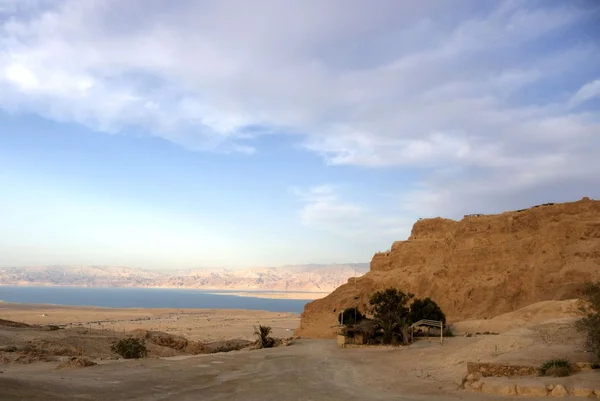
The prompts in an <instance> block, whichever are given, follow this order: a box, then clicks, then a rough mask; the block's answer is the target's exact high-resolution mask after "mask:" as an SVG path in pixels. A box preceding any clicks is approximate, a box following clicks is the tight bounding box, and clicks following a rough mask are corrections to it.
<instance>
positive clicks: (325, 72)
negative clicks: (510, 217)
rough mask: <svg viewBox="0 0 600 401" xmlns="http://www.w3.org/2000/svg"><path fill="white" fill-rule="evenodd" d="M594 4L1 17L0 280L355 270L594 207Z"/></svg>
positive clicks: (111, 7) (599, 172)
mask: <svg viewBox="0 0 600 401" xmlns="http://www.w3.org/2000/svg"><path fill="white" fill-rule="evenodd" d="M599 21H600V4H599V3H598V2H596V1H570V2H564V1H504V2H480V1H463V2H454V3H453V4H451V3H450V2H440V1H419V2H400V1H385V0H384V1H380V2H377V3H367V2H363V1H358V0H356V1H355V0H350V1H342V0H339V1H338V0H334V1H330V2H326V3H323V2H318V1H316V0H315V1H312V0H311V1H302V2H300V1H298V2H278V1H270V0H258V1H255V2H242V1H230V0H223V1H216V0H215V1H211V0H207V1H179V2H168V1H161V0H151V1H142V0H130V1H127V2H120V1H119V2H117V1H112V0H86V1H85V2H81V1H60V0H57V1H43V0H39V1H35V0H25V1H22V0H20V1H16V0H0V188H2V195H1V196H0V265H4V266H12V265H32V264H118V265H129V266H140V267H149V268H187V267H190V268H198V267H204V266H206V267H215V266H223V267H244V266H265V265H282V264H296V263H331V262H349V261H357V262H358V261H368V260H370V258H371V256H372V254H373V252H375V251H378V250H385V249H386V248H389V246H390V245H391V243H392V242H393V241H394V240H400V239H405V238H406V237H407V236H408V234H409V233H410V228H411V225H412V223H413V222H414V220H416V219H417V218H419V217H432V216H444V217H450V218H460V217H462V215H463V214H466V213H495V212H501V211H504V210H508V209H516V208H522V207H527V206H530V205H533V204H538V203H543V202H552V201H553V202H560V201H568V200H577V199H579V198H581V197H583V196H590V197H596V198H598V197H600V113H599V109H600V28H598V26H600V24H599V23H598V22H599Z"/></svg>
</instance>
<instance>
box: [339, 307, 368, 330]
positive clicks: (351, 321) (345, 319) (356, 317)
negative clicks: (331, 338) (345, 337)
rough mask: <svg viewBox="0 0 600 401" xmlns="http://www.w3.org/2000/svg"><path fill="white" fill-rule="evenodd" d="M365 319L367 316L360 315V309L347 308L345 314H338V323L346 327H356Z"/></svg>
mask: <svg viewBox="0 0 600 401" xmlns="http://www.w3.org/2000/svg"><path fill="white" fill-rule="evenodd" d="M364 318H365V315H363V314H362V313H360V311H359V310H358V308H356V307H354V308H347V309H344V311H343V312H340V313H339V314H338V322H340V324H343V325H345V326H354V325H355V324H357V323H360V322H361V321H362V320H363V319H364Z"/></svg>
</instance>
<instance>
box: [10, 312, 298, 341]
mask: <svg viewBox="0 0 600 401" xmlns="http://www.w3.org/2000/svg"><path fill="white" fill-rule="evenodd" d="M0 318H1V319H6V320H12V321H16V322H23V323H27V324H36V325H58V326H64V327H67V328H70V327H72V328H75V327H85V328H88V329H97V330H112V331H116V332H123V331H131V330H135V329H145V330H156V331H162V332H165V333H169V334H174V335H180V336H184V337H186V338H188V339H189V340H193V341H216V340H227V339H231V338H240V339H247V340H250V339H252V337H253V333H254V326H255V325H259V324H262V325H267V326H271V327H272V328H273V335H274V336H276V337H290V336H292V335H293V331H294V329H295V328H296V327H298V325H299V323H300V315H299V314H296V313H285V312H266V311H255V310H228V309H142V308H131V309H112V308H96V307H80V306H57V305H27V304H16V303H0Z"/></svg>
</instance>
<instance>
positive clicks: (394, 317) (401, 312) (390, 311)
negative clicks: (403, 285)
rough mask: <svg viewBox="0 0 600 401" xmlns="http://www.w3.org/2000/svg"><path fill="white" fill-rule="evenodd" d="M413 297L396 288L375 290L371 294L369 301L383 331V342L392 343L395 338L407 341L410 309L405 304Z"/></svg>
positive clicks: (375, 318)
mask: <svg viewBox="0 0 600 401" xmlns="http://www.w3.org/2000/svg"><path fill="white" fill-rule="evenodd" d="M413 297H414V295H413V294H406V293H404V292H403V291H401V290H398V289H396V288H388V289H386V290H383V291H377V292H376V293H375V294H373V295H372V296H371V299H370V300H369V303H370V304H371V306H372V308H373V309H372V311H373V317H374V320H375V322H377V324H378V325H379V326H380V327H381V329H382V331H383V343H384V344H393V343H396V341H397V340H401V341H402V342H403V343H404V344H407V343H408V340H409V332H408V326H409V324H410V309H409V308H408V307H407V304H408V302H409V301H410V300H411V299H412V298H413Z"/></svg>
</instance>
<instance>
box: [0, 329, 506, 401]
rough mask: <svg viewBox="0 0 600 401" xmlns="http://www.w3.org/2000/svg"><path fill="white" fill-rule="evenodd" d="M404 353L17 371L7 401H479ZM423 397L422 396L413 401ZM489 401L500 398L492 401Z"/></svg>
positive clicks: (304, 349)
mask: <svg viewBox="0 0 600 401" xmlns="http://www.w3.org/2000/svg"><path fill="white" fill-rule="evenodd" d="M404 352H406V351H405V350H401V349H372V350H348V349H340V348H338V347H337V345H336V344H335V342H334V341H331V340H302V341H299V342H298V343H296V344H294V345H293V346H290V347H284V348H276V349H268V350H257V351H237V352H231V353H227V354H213V355H201V356H195V357H190V358H186V359H179V360H168V359H166V360H138V361H111V362H108V363H104V364H101V365H98V366H93V367H90V368H85V369H79V370H54V369H53V366H49V365H48V364H36V365H28V366H23V365H21V366H16V365H15V366H13V367H11V368H10V369H8V370H6V371H5V372H4V373H3V374H2V375H0V387H1V388H2V389H3V391H2V400H5V401H13V400H22V399H29V400H76V399H81V400H99V401H100V400H107V401H108V400H110V401H113V400H117V399H118V400H165V401H169V400H172V401H175V400H178V401H186V400H198V399H202V400H206V401H208V400H230V401H236V400H239V401H253V400H261V401H282V400H315V401H316V400H323V401H325V400H348V401H352V400H361V401H362V400H390V401H391V400H395V401H408V400H417V399H419V400H440V401H445V400H458V399H466V400H470V399H472V400H475V399H481V396H480V395H479V396H478V395H476V394H470V393H467V392H464V391H458V392H457V390H456V384H454V383H451V382H433V381H428V380H426V379H423V378H419V377H418V370H415V369H412V368H411V366H410V364H407V363H406V362H407V361H406V360H405V358H402V357H401V355H402V353H404ZM411 394H418V395H411ZM486 399H488V400H495V399H501V398H494V397H486Z"/></svg>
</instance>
